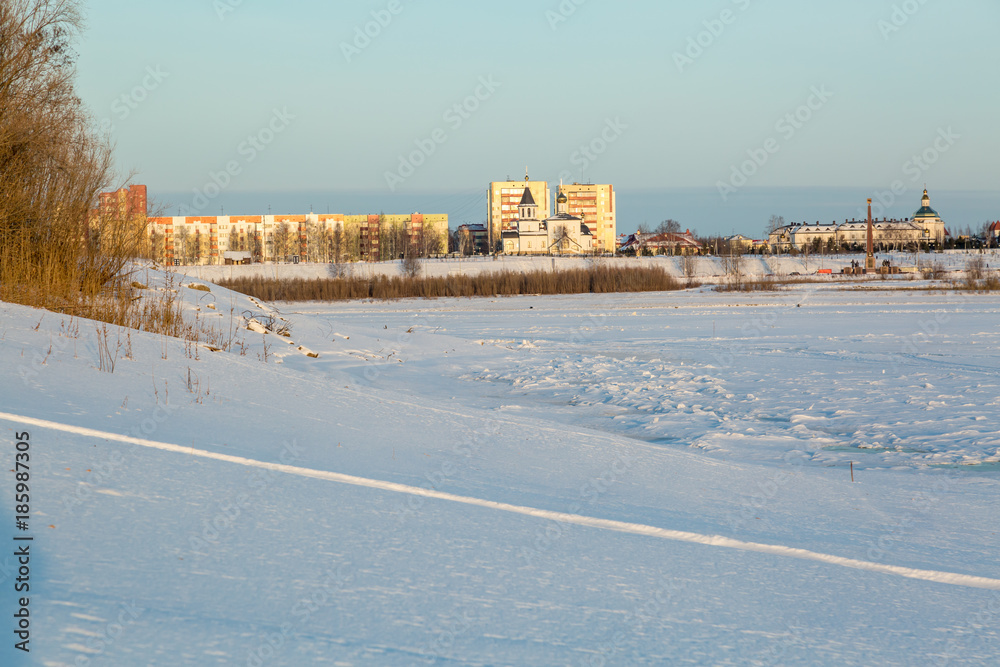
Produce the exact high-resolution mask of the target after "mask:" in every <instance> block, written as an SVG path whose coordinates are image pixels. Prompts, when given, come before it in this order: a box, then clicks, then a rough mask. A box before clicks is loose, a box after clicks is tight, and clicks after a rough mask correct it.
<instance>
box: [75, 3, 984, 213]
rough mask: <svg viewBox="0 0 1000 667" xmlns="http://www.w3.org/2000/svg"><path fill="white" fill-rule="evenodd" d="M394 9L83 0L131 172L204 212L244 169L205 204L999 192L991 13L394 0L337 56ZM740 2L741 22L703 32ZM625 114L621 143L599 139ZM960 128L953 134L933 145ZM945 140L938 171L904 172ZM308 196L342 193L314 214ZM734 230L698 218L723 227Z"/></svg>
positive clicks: (89, 48)
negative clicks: (791, 118) (521, 193)
mask: <svg viewBox="0 0 1000 667" xmlns="http://www.w3.org/2000/svg"><path fill="white" fill-rule="evenodd" d="M576 1H577V2H579V1H580V0H576ZM390 4H392V3H390V1H389V0H377V1H361V2H349V3H346V2H322V1H319V0H300V1H298V2H273V1H267V0H242V2H240V1H239V0H175V1H172V2H170V3H165V2H160V1H157V2H151V1H149V0H128V1H126V0H91V1H90V2H88V3H86V5H85V9H86V13H87V16H88V26H87V30H86V32H85V34H84V35H83V38H82V40H81V43H80V45H79V51H80V61H79V73H80V93H81V96H82V97H83V99H84V101H85V102H86V103H87V104H88V105H89V106H90V107H91V109H92V110H93V112H94V115H95V116H96V117H97V118H98V119H99V120H101V119H107V120H108V121H109V124H113V125H114V130H113V136H114V139H115V140H116V142H117V146H118V150H117V155H118V158H119V164H120V166H121V167H122V168H123V169H134V170H137V171H138V176H137V179H136V180H137V181H139V182H144V183H146V184H148V185H149V186H150V188H151V192H152V193H153V194H156V193H183V194H175V195H173V200H174V201H171V203H182V202H181V201H180V200H183V201H184V202H186V203H189V204H190V203H191V201H192V200H194V198H195V197H194V190H195V189H200V190H203V191H204V188H205V187H206V186H207V185H209V184H211V183H212V180H211V177H210V174H212V173H218V172H219V171H222V170H225V169H226V166H227V163H229V162H231V161H232V162H233V163H234V164H235V165H236V168H235V169H234V171H236V172H238V173H236V174H235V175H232V176H231V178H228V181H229V184H228V185H227V186H226V187H225V188H223V192H222V193H221V194H220V195H218V196H217V197H212V198H211V202H210V203H211V205H210V206H208V207H207V209H208V210H206V211H205V212H206V213H217V212H218V207H219V205H224V206H226V207H230V208H231V207H233V206H236V207H240V208H241V209H242V208H245V207H246V206H248V205H250V203H251V202H256V201H257V200H255V199H252V196H253V195H257V196H260V194H261V193H262V192H266V193H285V196H288V195H291V194H294V193H296V192H303V193H305V192H308V193H309V197H308V198H309V199H310V200H316V199H319V198H322V197H323V193H344V192H346V191H354V192H363V193H366V196H367V197H369V200H367V201H369V202H371V203H367V204H357V206H368V207H369V208H372V209H374V208H376V207H378V208H382V209H385V210H389V209H390V208H392V206H391V205H386V206H379V204H380V202H381V201H382V200H380V198H379V196H380V195H384V201H386V202H399V201H400V199H399V197H401V196H421V197H426V196H431V195H434V194H436V193H442V194H444V193H448V194H455V193H468V194H469V196H470V197H472V196H475V195H476V194H477V193H480V194H483V193H485V191H486V187H487V184H488V182H489V181H491V180H498V179H503V178H505V177H506V176H507V175H510V176H512V177H515V178H516V177H523V172H524V167H525V166H526V165H527V166H529V167H530V169H531V175H532V178H538V179H547V180H549V181H551V182H558V180H559V178H560V175H563V176H566V177H568V178H570V179H573V180H592V181H594V182H611V183H613V184H615V185H616V187H617V188H618V189H619V192H620V193H621V194H620V195H619V197H620V206H621V207H622V210H623V211H625V210H627V208H628V203H627V202H626V201H622V199H623V198H625V197H626V195H627V193H629V192H632V191H638V190H654V189H670V188H705V191H704V192H705V201H706V206H707V207H713V208H715V209H718V210H723V209H726V208H729V207H731V206H733V205H734V204H738V202H739V201H740V200H741V198H742V197H743V196H745V195H746V192H747V191H749V190H751V189H756V188H789V187H797V188H813V187H837V188H848V189H850V188H857V189H858V198H859V199H861V200H862V201H863V199H864V197H867V196H872V194H873V193H874V192H875V191H877V190H879V189H886V190H887V189H888V188H889V187H890V186H891V185H892V183H893V182H894V181H896V180H900V181H902V182H903V183H904V184H905V185H906V187H907V194H906V195H904V196H903V197H901V198H900V199H902V200H903V201H902V203H900V204H899V207H898V210H895V208H892V207H890V208H889V210H888V214H889V215H894V214H898V215H907V214H909V213H912V211H913V210H915V209H916V208H917V206H918V205H919V193H917V194H916V195H914V194H913V193H912V192H911V190H913V189H922V188H923V184H924V182H926V183H927V184H928V186H929V187H931V189H932V191H934V192H940V193H945V192H948V193H950V194H949V195H948V196H952V194H951V193H955V192H956V191H963V190H976V191H997V190H1000V187H998V184H997V182H996V167H995V164H996V156H997V155H998V154H1000V131H998V128H997V122H996V114H997V112H996V110H997V109H998V108H1000V89H998V87H997V86H996V84H995V81H996V66H997V63H1000V42H998V41H997V40H996V38H995V34H994V33H995V29H996V26H997V25H1000V4H998V3H996V2H995V0H951V1H950V2H944V0H926V1H925V2H924V3H922V4H921V3H920V2H919V0H909V1H908V2H903V1H902V0H892V1H889V0H841V1H840V2H836V3H812V2H801V1H793V0H769V1H767V2H765V1H763V0H737V1H735V2H734V1H733V0H713V1H712V2H653V1H651V0H650V1H646V0H634V1H632V2H611V1H610V0H584V1H583V2H582V4H580V5H579V6H576V5H575V3H574V2H573V0H566V2H563V3H562V6H563V7H574V6H575V7H576V9H575V12H574V13H572V14H571V15H569V16H568V17H566V20H565V21H560V22H558V23H554V19H553V16H554V15H556V14H558V13H559V11H560V9H559V8H560V2H559V0H551V1H549V2H545V1H543V2H528V1H525V0H511V1H508V2H505V3H486V2H469V1H467V0H466V1H464V2H459V1H458V0H443V1H436V2H429V1H424V2H414V1H413V0H400V2H399V5H398V6H400V7H402V11H400V12H399V13H398V14H397V15H395V16H392V20H391V22H390V23H389V24H388V25H387V26H386V27H384V28H381V34H379V35H378V36H377V37H376V38H374V39H372V40H371V43H370V44H369V45H368V46H367V47H365V48H364V49H363V50H360V53H353V54H351V61H350V62H348V58H346V57H345V55H344V53H343V47H342V44H343V43H352V42H353V41H354V39H355V30H356V29H357V28H362V29H364V27H365V24H366V23H368V22H370V21H372V20H373V17H372V14H371V12H373V11H374V12H380V11H384V10H386V9H387V8H388V7H389V5H390ZM227 5H228V6H230V8H231V9H232V11H228V12H224V13H221V16H220V10H221V9H222V8H224V7H226V6H227ZM903 5H907V7H908V8H910V9H913V8H916V11H915V13H913V14H912V15H911V16H908V15H906V14H905V13H904V14H897V16H896V17H895V18H896V19H897V20H896V22H897V23H899V24H901V25H900V27H899V29H898V31H894V32H892V33H887V32H886V26H888V25H892V22H893V18H894V17H893V12H894V7H903ZM726 10H728V11H730V12H731V15H728V16H726V19H727V20H729V24H728V25H724V24H721V23H718V24H715V25H714V26H712V27H714V28H715V31H716V32H717V33H718V34H717V35H710V34H709V33H708V32H706V31H707V30H708V29H709V28H706V26H705V22H706V21H708V22H712V21H715V20H718V19H719V18H720V15H721V14H722V12H723V11H726ZM553 13H555V14H553ZM903 17H905V19H906V20H905V21H903V20H901V18H903ZM880 21H882V22H884V23H882V24H881V26H880ZM553 25H554V26H555V27H553ZM720 25H721V27H722V28H723V29H722V30H721V31H720V30H719V27H720ZM373 32H374V31H373ZM699 33H704V34H702V35H701V39H702V42H703V43H704V44H708V46H707V48H704V50H703V52H702V53H701V54H700V55H699V54H697V52H694V51H692V52H691V53H692V54H694V55H697V58H694V59H693V62H687V63H686V64H685V65H684V66H683V68H681V67H679V66H678V64H677V61H676V57H675V54H678V53H681V54H683V53H684V52H685V51H686V50H687V48H688V45H689V41H688V40H689V39H698V37H699ZM150 71H153V72H156V71H159V72H160V74H159V76H157V77H152V76H150V75H149V72H150ZM481 78H482V79H484V80H486V81H493V82H494V83H495V84H499V86H498V87H496V88H495V90H491V89H490V88H485V87H481V83H480V80H481ZM144 82H145V84H146V86H145V88H143V87H142V86H143V84H144ZM137 86H138V87H139V88H138V89H137V88H136V87H137ZM477 88H478V89H479V93H480V95H481V97H484V98H486V99H484V100H482V101H477V102H476V104H473V105H471V106H472V107H475V106H478V108H477V109H475V111H474V112H472V113H469V114H466V115H467V117H462V116H459V115H458V114H456V113H454V112H452V113H449V109H450V108H452V106H453V105H454V104H456V103H460V102H462V101H463V99H465V98H466V97H467V96H469V95H473V94H474V93H475V92H476V91H477ZM813 90H820V91H826V93H829V94H832V96H830V97H829V99H826V100H822V99H821V98H818V97H813V98H812V100H811V101H812V103H813V106H814V107H815V108H814V109H813V110H811V111H810V112H808V113H806V112H805V111H804V110H802V111H800V113H801V114H802V115H801V116H800V117H801V118H808V120H806V121H805V122H802V123H801V124H799V126H798V127H796V126H794V125H792V124H790V123H785V124H782V125H780V126H779V125H777V123H778V121H779V120H780V119H782V118H783V117H784V116H785V115H786V114H789V113H795V112H796V111H797V110H798V109H799V107H800V106H801V105H803V104H806V103H807V101H810V96H811V95H812V94H813V93H812V91H813ZM122 95H125V96H126V97H130V98H131V99H127V100H125V101H123V100H122V99H121V96H122ZM824 97H825V95H824ZM140 99H141V101H140ZM116 100H117V101H116ZM276 109H277V110H279V111H282V110H286V109H287V112H288V113H289V114H291V115H292V116H294V119H290V120H287V121H286V120H280V121H277V122H276V123H275V124H274V125H272V127H273V128H277V129H279V130H280V132H278V133H276V134H275V135H274V137H273V141H272V142H271V143H270V144H268V145H266V147H264V148H263V150H262V151H258V150H256V149H254V148H252V147H251V146H250V145H249V144H245V143H244V142H246V140H247V138H248V137H249V136H251V135H257V134H258V133H259V132H260V131H261V130H263V129H264V128H266V127H268V124H269V123H271V122H272V120H273V116H274V111H275V110H276ZM126 111H127V112H128V113H127V115H126V113H125V112H126ZM609 121H612V123H613V124H614V122H615V121H617V129H615V130H614V131H610V130H609V131H608V132H605V128H608V127H609V126H608V122H609ZM796 123H798V121H796ZM949 128H951V136H952V140H951V141H949V142H947V143H942V142H941V141H938V145H937V148H936V149H935V148H934V147H935V141H936V139H937V138H938V137H939V136H940V134H939V133H940V132H941V131H945V132H947V130H948V129H949ZM435 130H437V131H438V134H437V138H438V139H439V140H440V139H442V138H445V139H446V141H444V143H440V144H438V145H436V146H435V148H434V151H433V154H431V155H429V156H428V155H424V156H421V155H416V156H415V159H414V158H410V159H413V161H414V162H417V163H420V164H419V166H418V167H416V168H415V169H413V173H412V175H411V174H410V171H409V170H408V169H406V168H404V169H402V170H400V155H403V156H410V154H412V153H413V151H417V150H418V147H417V146H416V145H415V143H414V142H415V141H418V140H428V139H429V138H430V137H431V136H432V133H434V131H435ZM602 133H603V135H604V136H603V138H602ZM955 135H957V138H956V137H955ZM263 138H264V139H269V138H270V137H269V136H268V133H267V132H265V133H264V135H263ZM605 139H613V141H612V142H610V143H607V144H606V148H605V147H604V145H603V144H602V142H603V141H604V140H605ZM768 139H773V140H774V143H772V144H770V146H771V148H772V150H773V149H775V148H776V149H777V150H776V152H772V154H769V155H767V160H766V162H765V163H764V164H763V165H761V166H759V167H757V168H756V169H745V171H753V172H754V173H753V174H752V176H751V177H750V178H748V179H747V182H746V185H745V186H744V187H745V188H746V190H741V191H740V192H738V193H737V194H736V195H734V196H732V197H731V198H730V199H728V200H727V201H725V202H723V201H722V198H721V197H720V196H718V194H717V191H718V188H717V184H718V182H720V181H723V182H729V183H730V184H732V183H733V182H734V181H732V180H731V178H732V174H733V171H732V170H733V167H736V168H740V166H741V165H742V163H743V162H744V161H746V160H748V159H749V157H750V156H749V155H748V153H747V151H755V152H756V155H757V157H758V158H761V157H762V155H763V154H762V153H761V152H760V151H761V150H763V149H764V147H765V145H766V142H767V141H768ZM595 140H596V143H595V144H594V148H595V149H601V150H602V152H601V153H600V154H599V155H597V154H595V155H593V158H594V159H592V160H591V159H590V158H588V157H584V154H583V152H581V151H580V148H581V147H583V146H586V145H588V144H591V142H594V141H595ZM261 145H262V144H261ZM424 145H425V146H429V145H430V144H427V143H426V142H425V144H424ZM945 146H947V150H946V151H943V152H941V151H937V149H940V148H943V147H945ZM929 149H934V150H932V151H931V152H930V153H929V155H930V156H932V157H934V155H935V152H937V153H938V156H937V159H936V160H935V161H934V162H933V164H928V165H925V166H918V167H917V169H916V170H914V164H912V163H911V164H909V165H908V164H907V163H908V161H909V160H910V158H911V157H912V156H914V155H920V154H922V153H924V151H926V150H929ZM425 152H429V151H425ZM765 152H766V151H765ZM421 158H423V159H421ZM749 166H752V165H747V167H749ZM387 172H392V173H395V174H396V175H397V176H400V179H401V180H397V179H395V178H392V179H389V180H391V181H392V183H391V185H392V186H393V187H394V188H395V192H393V191H391V190H390V184H389V183H388V182H387V177H386V173H387ZM217 180H222V181H226V180H227V178H226V177H222V178H221V179H217ZM735 182H736V183H739V182H740V179H739V178H737V179H736V181H735ZM838 192H839V191H838ZM847 192H848V195H847V199H848V200H850V201H851V202H852V208H850V210H846V211H844V213H843V214H842V215H837V213H836V210H834V211H832V213H831V215H820V214H819V213H817V215H816V216H812V217H823V218H824V219H825V218H826V217H844V216H848V215H853V214H854V213H855V211H856V209H857V206H855V205H853V201H854V197H853V196H851V194H850V190H848V191H847ZM209 194H214V190H213V189H212V188H211V187H209ZM303 196H304V195H303ZM275 198H276V199H277V198H278V195H277V194H276V195H275ZM326 198H327V199H328V200H329V199H330V198H333V199H334V200H335V203H336V202H337V198H336V197H335V196H334V195H333V194H330V196H328V197H326ZM668 199H669V198H668ZM442 201H443V200H442ZM241 204H242V205H241ZM310 204H312V205H313V206H314V208H316V209H317V210H320V209H321V208H323V207H324V204H329V202H325V203H324V202H321V201H309V202H306V203H305V204H301V205H300V206H299V208H302V207H308V206H309V205H310ZM819 204H820V203H819V202H817V205H819ZM289 205H291V202H289ZM769 205H770V202H769ZM959 205H960V202H958V201H956V203H954V204H953V206H955V207H957V206H959ZM780 207H781V200H780V198H778V199H775V201H774V203H773V208H774V209H775V211H774V212H778V213H785V214H786V217H794V213H793V212H792V211H784V210H781V208H780ZM472 208H473V213H471V214H469V215H468V217H469V218H472V221H479V219H481V218H482V217H483V215H484V214H485V201H484V202H483V204H482V209H483V211H482V213H483V215H480V214H479V213H477V212H476V211H475V209H476V206H473V207H472ZM654 209H655V207H654ZM654 209H650V210H643V212H642V213H639V212H638V211H636V213H635V216H636V218H637V222H642V221H643V220H638V218H639V217H643V218H654V219H655V218H657V217H660V218H666V217H678V216H677V215H674V214H673V213H672V211H671V209H670V204H669V201H665V202H664V203H663V206H662V213H661V211H660V210H658V209H657V210H654ZM824 210H825V209H824ZM233 212H235V211H233ZM247 212H249V211H247ZM444 212H449V211H444ZM942 213H944V212H942ZM809 214H810V211H808V210H806V211H804V212H803V213H802V217H808V216H809ZM691 215H696V213H692V214H691ZM719 215H721V214H718V215H717V214H716V213H713V214H712V215H711V216H709V217H710V218H711V219H710V220H709V219H706V221H705V222H704V223H703V226H709V225H725V224H726V223H725V222H724V221H723V220H722V219H721V218H719ZM969 215H970V216H973V215H976V216H979V215H985V213H980V212H979V210H978V209H977V211H976V213H975V214H972V213H969ZM995 215H996V216H997V217H1000V209H998V210H997V211H996V213H995ZM723 217H724V216H723ZM946 217H947V216H946ZM453 222H460V221H453ZM682 222H684V221H683V220H682ZM695 222H697V221H695ZM969 222H970V223H972V222H975V220H971V219H970V220H969ZM757 224H758V223H757V222H754V225H757ZM626 226H627V224H626ZM733 226H734V227H735V226H737V223H736V221H735V220H734V222H733ZM726 231H728V229H727V230H726ZM750 231H753V230H750Z"/></svg>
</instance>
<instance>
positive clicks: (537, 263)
mask: <svg viewBox="0 0 1000 667" xmlns="http://www.w3.org/2000/svg"><path fill="white" fill-rule="evenodd" d="M973 256H979V253H978V252H965V251H960V250H949V251H947V252H943V253H932V254H928V253H918V254H914V253H885V254H880V255H879V256H878V257H879V261H880V262H881V260H882V259H890V260H891V261H892V262H893V264H896V265H898V266H911V267H915V266H918V265H924V264H927V265H930V264H935V263H936V264H940V265H941V267H942V268H944V269H945V270H946V271H962V270H964V269H965V265H966V263H967V262H968V261H969V259H970V258H971V257H973ZM982 257H983V258H984V260H985V262H986V263H987V264H988V265H989V266H990V268H991V269H996V268H1000V252H998V251H997V250H990V251H987V252H986V253H985V254H983V255H982ZM852 260H854V261H858V262H861V263H862V264H864V261H865V256H864V254H860V255H856V254H853V255H852V254H846V255H830V256H827V255H812V256H808V257H801V256H800V257H788V256H775V257H757V256H752V255H747V256H745V257H744V258H743V267H742V270H743V272H744V273H745V275H747V276H749V277H763V276H768V275H776V276H788V275H791V274H792V273H800V274H802V275H809V274H813V273H816V272H817V271H818V270H821V269H832V270H833V271H836V272H839V271H840V270H841V269H843V268H844V267H845V266H850V265H851V261H852ZM591 261H597V262H601V263H604V264H619V265H623V266H660V267H663V268H664V269H665V270H666V271H667V272H668V273H670V274H671V275H674V276H677V277H684V276H685V275H686V274H685V272H684V264H683V261H684V260H682V259H681V258H680V257H666V256H663V257H642V258H638V259H637V258H634V257H632V258H627V257H616V258H606V257H602V258H598V259H596V260H588V259H586V258H583V257H556V258H553V257H503V256H502V257H498V258H496V259H493V258H486V257H470V258H465V259H461V260H460V259H453V258H450V259H431V260H424V261H423V262H422V269H423V275H426V276H434V277H446V276H452V275H476V274H479V273H484V272H494V271H512V272H521V271H538V270H541V271H551V270H553V269H557V270H568V269H579V268H584V267H586V266H587V265H588V262H591ZM349 267H350V272H351V274H352V275H355V276H362V277H369V276H376V275H386V276H396V275H400V272H401V270H400V263H399V262H381V263H375V264H370V263H357V264H351V265H349ZM178 270H179V271H183V272H185V273H187V274H188V275H190V276H192V277H194V278H198V279H201V280H221V279H224V278H232V277H234V276H264V277H268V278H327V277H329V266H328V265H326V264H254V265H249V266H192V267H183V268H181V269H178ZM693 272H694V276H696V277H698V278H702V279H711V278H714V277H719V276H724V275H726V267H725V264H724V260H723V259H721V258H718V257H695V258H693Z"/></svg>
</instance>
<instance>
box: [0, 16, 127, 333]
mask: <svg viewBox="0 0 1000 667" xmlns="http://www.w3.org/2000/svg"><path fill="white" fill-rule="evenodd" d="M78 4H79V3H78V2H77V1H76V0H60V1H58V2H51V1H48V0H3V2H0V299H3V300H8V301H15V302H20V303H26V304H30V305H37V306H42V307H48V308H57V309H73V310H75V311H76V312H79V313H81V314H85V311H86V307H87V305H88V304H90V303H92V302H93V300H94V299H95V298H97V296H98V295H99V294H100V293H101V292H102V290H104V288H105V287H106V286H107V285H108V283H109V282H110V281H112V280H113V279H114V278H115V277H116V276H119V274H120V271H121V269H122V267H123V266H124V265H125V263H126V262H127V261H128V260H129V259H130V258H131V257H132V256H134V255H135V254H137V252H138V249H139V248H140V243H141V239H142V230H141V228H137V227H136V226H131V227H129V226H128V225H124V224H121V223H122V220H121V218H120V216H119V215H118V212H116V211H111V212H105V214H104V215H100V214H97V213H96V212H95V209H96V207H97V198H98V194H99V193H100V192H101V191H102V190H104V189H107V188H108V187H109V186H110V185H111V181H112V178H113V172H112V153H111V147H110V143H109V141H108V140H107V138H106V137H102V136H101V135H100V134H99V133H98V132H97V130H96V128H95V127H94V125H93V123H92V122H91V118H90V117H89V115H88V113H87V112H86V110H85V109H84V107H83V105H82V103H81V102H80V99H79V98H78V96H77V95H76V93H75V90H74V78H75V74H76V70H75V63H74V58H75V54H74V51H73V48H72V42H73V40H74V39H75V37H76V35H77V34H78V32H79V29H80V26H81V23H82V19H81V16H80V13H79V10H78Z"/></svg>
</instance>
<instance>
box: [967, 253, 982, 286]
mask: <svg viewBox="0 0 1000 667" xmlns="http://www.w3.org/2000/svg"><path fill="white" fill-rule="evenodd" d="M985 273H986V260H984V259H983V256H982V255H976V256H975V257H972V258H970V259H969V261H967V262H966V263H965V274H966V276H967V277H968V279H969V280H982V279H983V275H984V274H985Z"/></svg>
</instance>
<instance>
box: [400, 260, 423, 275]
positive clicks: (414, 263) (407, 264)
mask: <svg viewBox="0 0 1000 667" xmlns="http://www.w3.org/2000/svg"><path fill="white" fill-rule="evenodd" d="M423 269H424V267H423V265H422V264H421V263H420V258H419V257H417V256H416V255H407V256H406V257H404V258H403V263H402V264H400V267H399V270H400V271H401V272H402V274H403V277H404V278H409V279H411V280H412V279H414V278H416V277H418V276H419V275H420V272H421V271H423Z"/></svg>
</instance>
